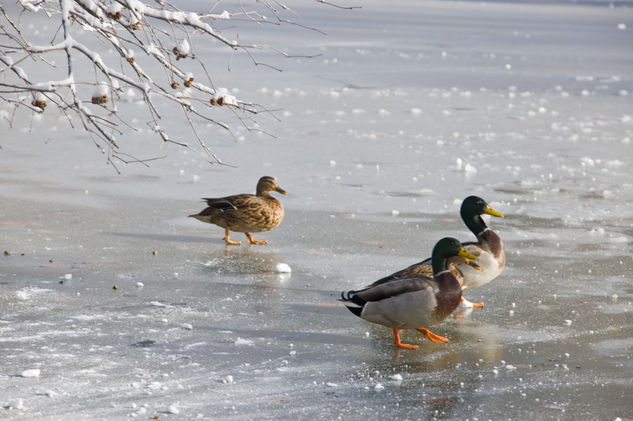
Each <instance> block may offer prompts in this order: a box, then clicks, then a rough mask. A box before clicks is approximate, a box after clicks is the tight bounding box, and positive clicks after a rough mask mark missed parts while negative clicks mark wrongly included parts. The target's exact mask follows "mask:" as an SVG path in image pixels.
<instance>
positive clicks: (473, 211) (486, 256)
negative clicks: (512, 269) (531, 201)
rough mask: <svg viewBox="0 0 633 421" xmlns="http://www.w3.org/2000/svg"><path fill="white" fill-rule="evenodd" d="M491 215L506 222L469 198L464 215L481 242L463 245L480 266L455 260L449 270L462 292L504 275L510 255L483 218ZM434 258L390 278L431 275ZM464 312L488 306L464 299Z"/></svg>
mask: <svg viewBox="0 0 633 421" xmlns="http://www.w3.org/2000/svg"><path fill="white" fill-rule="evenodd" d="M483 214H488V215H492V216H496V217H499V218H503V217H504V216H503V214H502V213H500V212H497V211H496V210H494V209H492V208H491V207H490V205H489V204H488V203H487V202H486V201H485V200H484V199H482V198H481V197H478V196H468V197H467V198H465V199H464V200H463V201H462V206H461V208H460V215H461V217H462V220H463V221H464V224H465V225H466V227H467V228H468V229H469V230H470V231H471V232H472V233H473V234H474V235H475V237H477V241H472V242H465V243H462V246H463V247H464V248H465V249H466V250H467V251H468V252H469V253H471V254H473V255H475V256H477V257H478V260H477V263H476V264H472V261H471V262H469V261H465V259H463V258H458V257H453V258H452V259H451V261H450V262H449V266H451V267H452V270H453V272H454V274H455V276H456V277H457V279H458V280H459V282H460V284H461V285H462V289H464V290H465V289H472V288H477V287H480V286H482V285H485V284H487V283H489V282H490V281H492V280H493V279H495V278H496V277H497V276H499V274H501V272H502V271H503V269H504V267H505V264H506V253H505V249H504V247H503V240H501V237H499V235H498V234H497V233H495V232H494V231H493V230H491V229H490V228H489V227H488V226H487V225H486V223H485V222H484V220H483V219H482V218H481V215H483ZM458 259H460V260H458ZM431 260H432V259H431V258H430V257H429V258H427V259H425V260H423V261H421V262H419V263H416V264H414V265H411V266H409V267H407V268H405V269H402V270H401V271H398V272H396V273H393V274H391V275H389V276H388V277H386V278H389V277H402V276H406V274H408V273H420V274H425V275H427V276H428V275H429V274H430V273H432V270H433V269H432V267H431ZM461 306H462V307H463V308H472V307H475V308H483V307H484V303H483V302H478V303H472V302H470V301H468V300H467V299H466V298H465V297H464V296H462V299H461Z"/></svg>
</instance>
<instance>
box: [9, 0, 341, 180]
mask: <svg viewBox="0 0 633 421" xmlns="http://www.w3.org/2000/svg"><path fill="white" fill-rule="evenodd" d="M314 1H315V2H317V3H324V4H329V5H332V6H334V7H337V8H346V7H343V6H338V5H335V4H333V3H328V2H325V1H323V0H314ZM219 4H220V1H217V2H216V3H215V8H217V6H218V5H219ZM235 7H237V9H236V10H234V11H232V12H230V11H226V10H223V11H222V12H220V13H217V12H215V11H214V10H213V11H211V12H214V13H201V12H196V11H191V10H181V9H179V8H178V7H176V6H175V5H173V4H171V3H168V2H167V1H166V0H155V2H152V3H151V4H150V3H145V2H143V1H139V0H17V1H15V2H10V0H6V1H4V2H0V100H3V101H5V102H7V103H10V104H12V105H14V106H15V108H16V109H18V108H24V109H27V110H29V112H33V113H44V112H45V111H49V110H51V109H57V110H58V111H59V112H61V114H62V115H63V116H64V118H65V119H66V120H67V121H68V123H69V125H70V127H72V128H75V127H78V126H79V125H78V124H77V122H79V123H80V126H81V127H83V129H84V130H86V131H87V132H88V133H90V134H91V137H92V139H93V141H94V142H95V144H96V145H97V146H98V147H99V148H100V149H101V150H102V151H103V152H104V153H106V154H107V157H108V162H109V163H111V164H112V165H113V166H114V167H115V168H117V166H116V165H117V162H119V163H129V162H145V160H142V159H137V158H134V157H130V156H129V155H128V154H127V153H124V152H122V151H121V150H120V146H119V143H118V138H119V137H121V136H123V135H126V134H129V133H133V132H136V131H137V130H139V129H138V128H136V127H134V126H133V125H132V124H131V122H130V121H129V120H134V121H136V120H138V119H135V118H133V117H130V115H129V113H127V112H125V113H123V112H120V111H119V107H120V106H121V105H122V103H123V102H124V101H125V99H126V98H128V97H129V96H130V95H131V94H136V95H139V96H140V98H142V100H143V103H144V105H145V110H144V113H145V115H146V116H147V117H146V118H147V121H146V122H145V124H146V125H147V126H148V127H149V128H150V131H151V132H153V133H155V134H156V135H157V137H158V139H160V140H162V141H163V142H165V143H167V142H169V143H173V144H176V145H179V146H183V147H186V148H190V149H193V150H195V151H196V152H198V153H199V154H201V155H202V156H203V157H204V159H206V160H207V161H208V162H210V163H220V164H221V163H222V162H221V161H220V159H219V158H218V157H217V156H216V155H215V154H214V153H213V152H212V150H211V148H210V147H209V146H208V145H206V144H205V142H204V140H203V136H202V135H201V133H199V128H198V127H200V126H201V125H202V124H212V125H215V126H217V127H219V128H221V129H222V130H224V131H226V133H227V134H228V135H229V136H232V130H231V124H229V123H226V122H224V121H222V118H223V116H224V118H226V117H228V118H231V117H235V116H237V119H238V120H239V122H240V123H241V124H243V125H244V126H246V128H247V129H249V130H258V131H261V130H259V129H258V128H257V127H258V125H259V124H258V123H257V122H256V121H255V120H253V116H256V115H261V114H264V113H266V114H269V113H270V112H271V111H270V110H268V109H266V107H264V106H261V105H258V104H254V103H252V102H249V101H248V100H244V99H238V98H236V97H235V96H234V95H231V93H230V92H229V91H228V90H227V89H225V88H220V87H217V86H215V84H214V83H213V80H212V78H211V75H209V73H208V72H207V66H206V65H205V63H204V60H203V57H201V55H200V54H196V45H199V44H200V43H204V44H205V45H208V44H212V45H214V46H217V48H224V49H227V50H228V51H229V52H230V53H231V54H233V53H235V52H239V51H243V52H245V53H246V56H247V57H248V58H249V59H250V60H251V61H252V63H253V64H254V65H259V64H264V65H267V66H268V67H271V68H275V67H273V66H272V65H268V64H265V63H263V62H260V61H258V60H257V59H256V58H255V52H256V51H257V50H262V49H267V50H270V51H274V52H276V53H279V54H280V55H281V56H285V57H290V55H289V54H287V53H285V52H283V51H282V50H280V49H278V48H273V47H269V46H265V45H259V44H253V43H250V44H249V43H242V42H241V41H240V40H239V38H238V35H237V34H236V35H234V36H229V35H226V34H224V33H223V31H222V30H221V27H220V23H224V22H226V21H231V20H233V21H241V22H249V23H254V24H258V25H261V24H276V25H281V24H286V25H295V26H300V27H303V28H307V29H310V30H314V31H319V30H318V29H316V28H310V27H307V26H304V25H302V24H298V23H296V22H294V21H292V20H291V19H288V18H286V17H285V15H288V14H289V15H293V16H296V13H295V12H294V11H292V10H291V9H290V8H289V7H287V6H286V5H284V4H283V3H281V2H279V1H278V0H253V10H246V9H245V8H244V3H243V2H239V4H238V5H237V6H235ZM258 9H259V10H258ZM264 12H267V13H264ZM267 14H269V15H271V16H272V18H268V17H266V15H267ZM33 28H36V29H38V30H35V31H34V30H33ZM40 28H48V29H41V30H40ZM319 32H320V31H319ZM303 57H310V56H309V55H306V56H303ZM192 63H193V64H194V65H192ZM196 68H197V70H195V71H194V70H192V69H196ZM174 106H176V107H178V108H180V109H181V110H182V112H183V115H184V121H185V122H186V125H187V126H188V127H189V128H190V130H191V133H192V138H193V139H194V141H193V142H188V141H187V140H186V139H185V140H179V139H172V137H171V136H170V135H169V131H168V128H167V126H168V124H166V123H168V119H167V118H166V116H169V118H172V119H173V118H177V117H176V116H174V115H173V112H172V111H171V108H169V107H174ZM223 110H227V111H229V112H228V113H225V112H223ZM15 115H16V113H15V112H14V113H13V116H15ZM5 119H6V117H5ZM7 120H8V119H7ZM166 120H167V121H166ZM249 122H252V126H249V125H248V124H249ZM9 124H10V125H11V126H12V125H13V123H12V122H11V121H9ZM147 160H148V161H149V160H151V159H147ZM117 171H118V169H117Z"/></svg>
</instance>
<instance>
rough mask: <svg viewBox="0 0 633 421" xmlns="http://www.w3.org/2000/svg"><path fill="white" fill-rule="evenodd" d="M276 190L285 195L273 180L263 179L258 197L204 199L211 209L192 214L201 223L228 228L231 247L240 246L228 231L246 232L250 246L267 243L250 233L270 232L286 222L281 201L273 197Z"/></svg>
mask: <svg viewBox="0 0 633 421" xmlns="http://www.w3.org/2000/svg"><path fill="white" fill-rule="evenodd" d="M271 191H276V192H277V193H281V194H283V195H286V194H288V193H286V191H285V190H284V189H282V188H281V187H279V185H278V184H277V181H275V179H274V178H273V177H262V178H260V179H259V181H258V182H257V190H256V193H255V195H252V194H237V195H234V196H226V197H220V198H203V199H202V200H204V201H205V202H207V205H208V206H209V207H208V208H206V209H204V210H203V211H202V212H200V213H198V214H196V215H189V216H190V217H191V218H196V219H197V220H198V221H202V222H207V223H209V224H215V225H218V226H220V227H222V228H224V229H225V234H224V241H225V242H226V243H227V244H230V245H239V244H240V243H241V242H240V241H232V240H231V239H230V238H229V231H235V232H243V233H244V234H245V235H246V238H248V242H249V243H251V244H266V241H265V240H254V239H253V237H252V236H251V234H250V233H251V232H262V231H270V230H271V229H273V228H275V227H276V226H277V225H279V224H280V223H281V221H282V220H283V219H284V207H283V206H282V205H281V203H280V202H279V200H277V199H275V198H274V197H272V196H271V195H270V192H271Z"/></svg>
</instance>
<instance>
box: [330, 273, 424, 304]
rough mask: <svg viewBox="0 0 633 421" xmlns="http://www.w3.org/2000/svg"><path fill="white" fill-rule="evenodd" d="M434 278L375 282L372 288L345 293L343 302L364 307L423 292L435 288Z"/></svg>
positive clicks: (416, 277)
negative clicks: (375, 302)
mask: <svg viewBox="0 0 633 421" xmlns="http://www.w3.org/2000/svg"><path fill="white" fill-rule="evenodd" d="M435 287H436V285H435V282H434V281H433V279H432V278H428V277H426V276H411V277H407V278H393V279H390V280H381V282H380V283H378V282H374V283H373V284H371V285H370V286H368V287H366V288H364V289H361V290H358V291H348V292H347V293H344V294H343V296H342V298H343V301H351V302H353V303H354V304H356V305H360V306H363V305H365V303H367V302H374V301H381V300H385V299H387V298H391V297H397V296H399V295H403V294H407V293H411V292H418V291H423V290H425V289H428V288H435Z"/></svg>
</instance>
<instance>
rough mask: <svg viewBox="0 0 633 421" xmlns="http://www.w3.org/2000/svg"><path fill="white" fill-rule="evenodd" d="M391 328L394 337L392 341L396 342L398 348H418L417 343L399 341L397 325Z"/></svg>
mask: <svg viewBox="0 0 633 421" xmlns="http://www.w3.org/2000/svg"><path fill="white" fill-rule="evenodd" d="M392 329H393V337H394V341H393V343H394V344H396V346H397V347H398V348H403V349H418V345H411V344H403V343H402V341H400V332H399V331H400V329H398V328H397V327H395V326H394V327H392Z"/></svg>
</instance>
